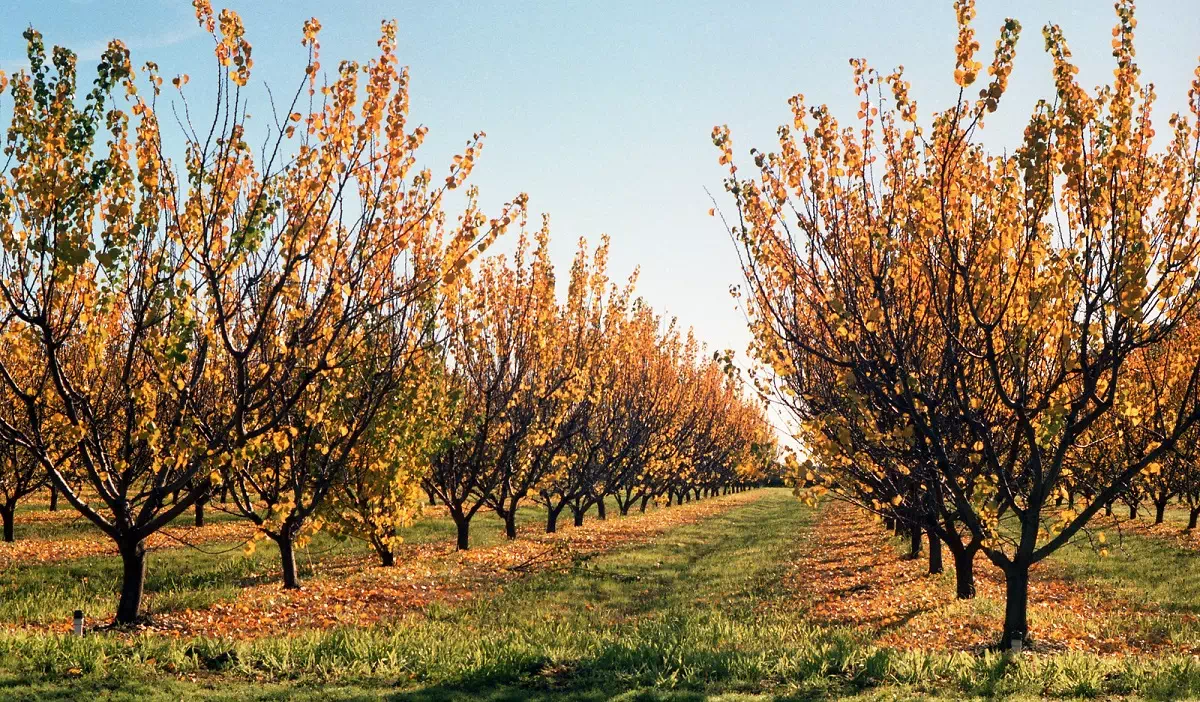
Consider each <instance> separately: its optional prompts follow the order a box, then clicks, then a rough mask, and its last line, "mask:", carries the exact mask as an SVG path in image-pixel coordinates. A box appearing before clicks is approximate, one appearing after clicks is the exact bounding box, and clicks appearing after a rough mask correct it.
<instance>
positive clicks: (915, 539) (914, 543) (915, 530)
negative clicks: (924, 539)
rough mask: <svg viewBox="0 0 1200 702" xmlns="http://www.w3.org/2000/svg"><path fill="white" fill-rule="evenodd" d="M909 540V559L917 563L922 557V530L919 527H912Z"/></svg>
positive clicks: (909, 531)
mask: <svg viewBox="0 0 1200 702" xmlns="http://www.w3.org/2000/svg"><path fill="white" fill-rule="evenodd" d="M908 538H909V545H908V557H909V558H911V559H912V560H914V561H915V560H917V559H918V558H920V557H921V528H920V527H917V526H913V527H910V528H909V530H908Z"/></svg>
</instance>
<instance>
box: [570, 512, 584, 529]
mask: <svg viewBox="0 0 1200 702" xmlns="http://www.w3.org/2000/svg"><path fill="white" fill-rule="evenodd" d="M586 511H587V510H584V509H575V508H574V507H572V508H571V515H572V516H573V517H575V526H577V527H581V526H583V513H584V512H586Z"/></svg>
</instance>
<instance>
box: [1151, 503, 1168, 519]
mask: <svg viewBox="0 0 1200 702" xmlns="http://www.w3.org/2000/svg"><path fill="white" fill-rule="evenodd" d="M1166 516H1167V503H1166V502H1155V503H1154V523H1155V524H1162V523H1163V520H1164V519H1165V518H1166Z"/></svg>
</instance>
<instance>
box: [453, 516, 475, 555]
mask: <svg viewBox="0 0 1200 702" xmlns="http://www.w3.org/2000/svg"><path fill="white" fill-rule="evenodd" d="M454 525H455V526H456V527H458V550H459V551H466V550H468V549H470V548H471V520H470V519H467V518H466V517H465V516H455V517H454Z"/></svg>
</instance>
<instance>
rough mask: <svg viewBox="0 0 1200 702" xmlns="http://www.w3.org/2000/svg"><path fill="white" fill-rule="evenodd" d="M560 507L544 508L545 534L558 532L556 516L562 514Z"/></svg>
mask: <svg viewBox="0 0 1200 702" xmlns="http://www.w3.org/2000/svg"><path fill="white" fill-rule="evenodd" d="M562 510H563V508H562V505H559V506H558V507H547V508H546V533H547V534H553V533H554V532H556V531H558V515H559V513H560V512H562Z"/></svg>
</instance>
